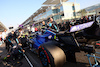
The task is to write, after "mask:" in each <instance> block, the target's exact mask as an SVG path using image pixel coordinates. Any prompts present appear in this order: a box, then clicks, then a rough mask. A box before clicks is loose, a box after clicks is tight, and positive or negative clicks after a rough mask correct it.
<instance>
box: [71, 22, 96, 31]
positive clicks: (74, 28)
mask: <svg viewBox="0 0 100 67" xmlns="http://www.w3.org/2000/svg"><path fill="white" fill-rule="evenodd" d="M93 23H94V21H91V22H87V23H83V24H79V25H75V26H72V27H71V29H70V32H75V31H79V30H82V29H85V28H88V27H91V26H92V25H93Z"/></svg>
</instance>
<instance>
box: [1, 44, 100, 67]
mask: <svg viewBox="0 0 100 67" xmlns="http://www.w3.org/2000/svg"><path fill="white" fill-rule="evenodd" d="M96 51H98V52H100V49H96ZM0 55H1V58H0V67H7V66H10V67H31V66H30V65H29V63H28V62H27V60H26V59H25V58H23V59H22V60H16V61H13V62H12V65H11V63H6V62H4V61H3V58H4V57H5V56H6V55H7V51H6V50H5V45H4V44H3V45H1V46H0ZM25 55H26V56H27V57H28V59H29V61H30V62H31V63H32V65H33V67H43V66H42V64H41V62H40V59H39V57H38V55H37V54H34V53H32V52H31V51H30V50H29V49H26V52H25ZM84 55H86V53H84V52H80V53H76V58H77V59H76V60H77V63H71V62H66V63H65V64H64V66H63V67H89V63H88V59H87V57H86V56H84ZM97 56H100V55H97ZM91 61H92V63H94V60H93V58H91ZM15 62H20V63H21V65H19V66H18V65H13V64H14V63H15Z"/></svg>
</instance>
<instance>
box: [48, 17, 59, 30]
mask: <svg viewBox="0 0 100 67" xmlns="http://www.w3.org/2000/svg"><path fill="white" fill-rule="evenodd" d="M49 20H50V22H49V28H50V29H54V30H56V31H57V32H59V29H58V24H57V23H56V22H55V21H54V20H53V18H49Z"/></svg>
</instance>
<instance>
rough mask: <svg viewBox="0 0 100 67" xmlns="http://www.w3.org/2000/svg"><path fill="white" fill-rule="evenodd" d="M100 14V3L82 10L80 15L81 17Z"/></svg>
mask: <svg viewBox="0 0 100 67" xmlns="http://www.w3.org/2000/svg"><path fill="white" fill-rule="evenodd" d="M99 12H100V3H99V4H96V5H93V6H90V7H87V8H85V9H81V10H80V11H79V12H78V13H80V16H91V15H99Z"/></svg>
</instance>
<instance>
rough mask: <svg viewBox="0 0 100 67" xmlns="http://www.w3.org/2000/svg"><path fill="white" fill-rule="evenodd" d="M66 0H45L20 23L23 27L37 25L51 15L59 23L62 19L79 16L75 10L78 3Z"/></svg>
mask: <svg viewBox="0 0 100 67" xmlns="http://www.w3.org/2000/svg"><path fill="white" fill-rule="evenodd" d="M67 1H68V0H63V1H62V0H47V1H45V2H44V3H43V6H42V7H41V8H40V9H38V10H37V11H36V12H35V13H33V15H31V16H30V17H29V18H28V19H27V20H26V21H24V22H23V23H22V24H21V25H22V26H23V27H32V26H35V27H39V26H40V25H42V23H41V22H42V21H43V20H45V21H46V22H47V19H48V18H50V17H53V19H54V21H56V22H57V23H60V22H61V21H62V20H68V19H75V18H79V16H77V15H76V12H78V11H79V10H80V4H78V3H74V2H67Z"/></svg>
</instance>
